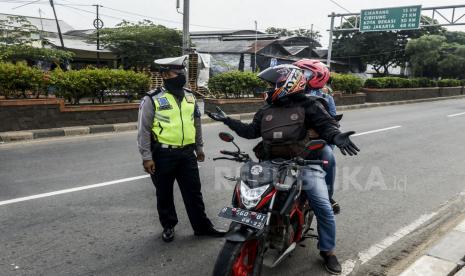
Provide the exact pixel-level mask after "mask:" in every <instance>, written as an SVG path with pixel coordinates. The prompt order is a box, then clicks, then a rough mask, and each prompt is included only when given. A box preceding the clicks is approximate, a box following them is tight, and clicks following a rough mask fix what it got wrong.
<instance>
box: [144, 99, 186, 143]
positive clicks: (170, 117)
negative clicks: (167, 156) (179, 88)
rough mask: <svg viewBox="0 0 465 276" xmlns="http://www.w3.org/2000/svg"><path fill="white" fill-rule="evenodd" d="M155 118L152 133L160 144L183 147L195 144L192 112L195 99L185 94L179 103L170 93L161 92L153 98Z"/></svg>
mask: <svg viewBox="0 0 465 276" xmlns="http://www.w3.org/2000/svg"><path fill="white" fill-rule="evenodd" d="M153 102H154V104H155V116H154V118H153V126H152V131H153V134H154V136H155V139H156V140H157V141H158V142H159V143H162V144H166V145H173V146H184V145H190V144H194V143H195V125H194V110H195V98H194V95H192V94H191V93H188V92H185V96H184V98H183V100H182V102H181V103H180V106H179V104H178V102H177V101H176V99H175V97H174V96H173V95H172V94H171V93H166V92H165V91H162V92H160V93H158V94H157V95H155V96H153Z"/></svg>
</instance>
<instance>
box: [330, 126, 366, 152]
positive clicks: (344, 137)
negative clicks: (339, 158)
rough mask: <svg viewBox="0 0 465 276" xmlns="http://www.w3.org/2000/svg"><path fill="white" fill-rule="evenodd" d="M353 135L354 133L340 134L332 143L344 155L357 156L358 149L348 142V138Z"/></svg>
mask: <svg viewBox="0 0 465 276" xmlns="http://www.w3.org/2000/svg"><path fill="white" fill-rule="evenodd" d="M352 134H355V131H349V132H344V133H340V134H338V135H336V136H334V138H333V143H334V144H335V145H336V146H337V147H338V148H339V149H340V150H341V153H342V154H344V155H347V154H349V155H350V156H352V155H357V152H359V151H360V149H359V148H358V147H357V146H356V145H355V144H354V143H353V142H352V141H351V140H350V138H349V136H350V135H352Z"/></svg>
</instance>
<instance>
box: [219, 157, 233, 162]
mask: <svg viewBox="0 0 465 276" xmlns="http://www.w3.org/2000/svg"><path fill="white" fill-rule="evenodd" d="M216 160H230V161H237V158H228V157H215V158H213V161H216Z"/></svg>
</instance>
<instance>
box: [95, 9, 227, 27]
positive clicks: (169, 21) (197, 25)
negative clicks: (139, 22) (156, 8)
mask: <svg viewBox="0 0 465 276" xmlns="http://www.w3.org/2000/svg"><path fill="white" fill-rule="evenodd" d="M103 8H104V9H109V10H112V11H116V12H120V13H123V14H131V15H135V16H140V17H144V18H150V19H153V20H158V21H165V22H168V23H174V24H182V21H176V20H170V19H165V18H160V17H153V16H149V15H145V14H140V13H135V12H129V11H123V10H119V9H114V8H109V7H107V6H104V7H103ZM190 26H196V27H203V28H211V29H223V30H235V29H233V28H224V27H218V26H208V25H200V24H190Z"/></svg>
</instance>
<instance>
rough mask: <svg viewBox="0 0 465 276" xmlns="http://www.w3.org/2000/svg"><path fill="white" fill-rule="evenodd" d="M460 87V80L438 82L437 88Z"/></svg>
mask: <svg viewBox="0 0 465 276" xmlns="http://www.w3.org/2000/svg"><path fill="white" fill-rule="evenodd" d="M461 85H462V82H461V81H460V80H454V79H442V80H439V81H438V86H439V87H455V86H461Z"/></svg>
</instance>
